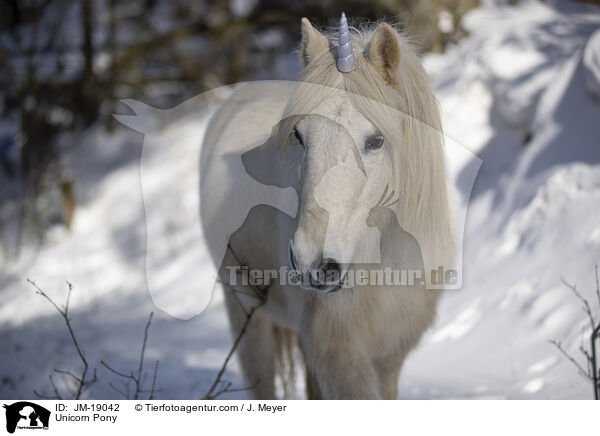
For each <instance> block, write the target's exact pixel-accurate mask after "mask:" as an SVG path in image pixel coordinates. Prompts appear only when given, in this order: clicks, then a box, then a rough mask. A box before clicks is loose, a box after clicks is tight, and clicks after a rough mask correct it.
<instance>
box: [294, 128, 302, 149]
mask: <svg viewBox="0 0 600 436" xmlns="http://www.w3.org/2000/svg"><path fill="white" fill-rule="evenodd" d="M294 136H295V137H296V139H297V140H298V143H300V145H301V146H302V147H304V138H302V135H301V134H300V132H299V131H298V129H297V128H296V127H294Z"/></svg>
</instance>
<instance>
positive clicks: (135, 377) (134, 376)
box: [100, 312, 158, 400]
mask: <svg viewBox="0 0 600 436" xmlns="http://www.w3.org/2000/svg"><path fill="white" fill-rule="evenodd" d="M153 316H154V312H150V316H149V317H148V321H147V322H146V327H145V328H144V339H143V341H142V350H141V352H140V361H139V364H138V369H137V373H136V372H133V371H132V372H130V373H129V374H125V373H124V372H121V371H119V370H117V369H115V368H113V367H112V366H110V365H109V364H108V363H106V362H105V361H104V360H101V361H100V364H101V365H102V366H104V367H105V368H106V369H108V370H109V371H110V372H112V373H113V374H116V375H118V376H119V377H122V378H124V379H126V380H129V381H132V382H133V385H134V386H135V391H134V393H133V399H134V400H137V399H139V396H140V393H142V392H148V391H144V390H143V389H142V386H143V385H144V381H145V380H146V377H145V374H144V356H145V354H146V344H147V343H148V330H149V329H150V324H152V317H153ZM157 372H158V360H157V361H156V363H155V365H154V375H153V378H152V389H151V390H150V396H151V397H153V396H154V393H155V392H156V390H155V389H154V388H155V383H156V376H157ZM111 387H112V388H113V389H114V390H115V391H116V392H118V393H119V394H121V395H123V396H125V398H127V399H130V392H129V383H126V384H125V388H126V389H127V393H126V394H125V393H123V392H121V391H119V390H118V389H116V388H115V387H114V386H111ZM149 399H153V398H149Z"/></svg>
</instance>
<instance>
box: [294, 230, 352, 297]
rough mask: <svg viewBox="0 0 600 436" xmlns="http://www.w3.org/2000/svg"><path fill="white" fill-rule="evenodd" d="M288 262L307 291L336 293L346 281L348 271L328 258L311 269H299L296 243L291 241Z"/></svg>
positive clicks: (299, 283) (299, 284)
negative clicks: (295, 253) (295, 249)
mask: <svg viewBox="0 0 600 436" xmlns="http://www.w3.org/2000/svg"><path fill="white" fill-rule="evenodd" d="M288 261H289V264H290V267H291V268H292V271H293V272H294V273H295V274H296V278H297V279H298V286H300V287H301V288H302V289H305V290H307V291H315V292H336V291H339V290H340V289H341V288H342V286H343V285H344V283H345V281H346V273H347V269H346V268H344V267H343V266H342V265H341V264H340V263H338V262H337V261H336V260H335V259H331V258H326V259H322V260H321V261H320V262H318V265H314V266H313V267H311V268H306V269H301V268H299V267H298V264H297V262H296V257H295V255H294V242H293V240H291V239H290V242H289V246H288Z"/></svg>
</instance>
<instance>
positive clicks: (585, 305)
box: [560, 277, 596, 330]
mask: <svg viewBox="0 0 600 436" xmlns="http://www.w3.org/2000/svg"><path fill="white" fill-rule="evenodd" d="M560 280H561V281H562V282H563V284H564V285H565V286H566V287H568V288H569V289H571V291H573V293H574V294H575V296H576V297H577V298H578V299H579V301H581V303H582V304H583V310H584V312H585V313H586V314H587V316H588V318H589V320H590V326H591V327H592V330H594V327H595V325H596V322H595V321H594V317H593V315H592V309H591V308H590V304H589V303H588V301H587V300H586V299H585V298H583V297H582V296H581V294H580V293H579V292H578V291H577V286H576V285H572V284H570V283H567V281H566V280H565V279H563V278H562V277H561V278H560Z"/></svg>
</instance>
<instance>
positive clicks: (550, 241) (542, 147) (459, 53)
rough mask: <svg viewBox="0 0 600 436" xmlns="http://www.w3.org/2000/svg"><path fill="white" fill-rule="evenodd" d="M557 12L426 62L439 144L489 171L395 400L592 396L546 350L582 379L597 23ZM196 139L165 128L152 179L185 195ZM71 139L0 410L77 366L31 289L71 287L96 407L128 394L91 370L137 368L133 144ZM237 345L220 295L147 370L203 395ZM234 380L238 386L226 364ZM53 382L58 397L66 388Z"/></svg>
mask: <svg viewBox="0 0 600 436" xmlns="http://www.w3.org/2000/svg"><path fill="white" fill-rule="evenodd" d="M559 5H560V6H556V8H551V7H550V6H548V5H546V4H542V3H538V2H535V1H530V2H522V5H521V6H518V7H495V6H484V7H482V8H480V9H478V10H475V11H473V12H471V13H470V14H469V15H468V16H467V17H466V18H465V21H464V25H465V27H466V28H467V30H468V31H469V36H468V37H467V38H466V39H465V40H463V41H462V42H461V43H460V44H459V45H458V46H456V47H453V48H451V49H450V50H449V51H448V52H447V53H446V54H444V55H436V56H433V55H430V56H428V57H427V58H426V59H425V64H426V67H427V69H428V71H429V72H430V74H431V77H432V80H433V82H434V86H435V89H436V94H437V96H438V99H439V100H440V103H441V106H442V113H443V117H444V127H445V133H446V134H447V135H448V136H449V137H451V138H453V139H454V140H455V141H456V142H458V143H459V144H462V145H463V146H465V147H466V148H468V149H469V150H471V151H472V152H474V153H476V154H477V155H478V156H479V157H480V158H481V159H482V160H483V165H482V167H481V169H480V172H479V175H478V178H477V180H476V183H475V186H474V188H473V192H472V195H471V199H470V202H469V210H468V216H467V224H466V227H465V239H464V255H463V288H462V289H461V290H457V291H449V292H447V293H446V295H445V297H444V298H443V302H442V304H441V307H440V311H439V318H438V321H437V323H436V324H435V326H434V327H433V328H432V329H431V330H430V331H429V332H428V333H427V335H426V337H425V338H424V340H423V341H422V343H421V344H420V345H419V347H418V349H417V350H416V351H415V352H414V353H413V354H412V355H411V356H410V357H409V359H408V360H407V362H406V364H405V367H404V370H403V374H402V376H401V379H400V382H399V383H400V397H401V398H591V397H592V389H591V386H590V385H589V383H588V382H586V381H585V380H584V379H583V378H582V377H580V376H579V375H578V374H577V372H576V370H575V368H574V367H573V366H572V365H571V364H570V363H569V362H568V361H566V360H565V359H564V358H563V357H562V356H561V355H560V354H559V352H558V351H557V350H556V349H555V348H554V347H553V346H552V345H551V344H550V343H549V342H548V341H549V340H553V339H555V340H560V341H562V343H563V345H564V347H565V348H566V349H567V350H568V351H569V352H570V353H572V354H573V355H574V356H575V357H576V358H578V359H579V361H580V362H581V363H583V357H582V356H581V355H580V354H579V351H578V348H579V346H580V344H581V341H582V337H584V336H585V338H586V341H587V337H588V336H589V329H588V327H587V324H586V321H585V318H584V316H583V313H582V311H581V307H580V304H579V302H578V301H577V300H576V299H575V297H574V296H573V295H572V293H571V291H570V290H569V289H568V288H566V287H565V286H564V285H563V284H562V283H561V280H560V278H561V276H562V277H564V279H565V280H566V281H568V282H572V283H577V285H578V289H579V291H580V292H581V294H582V295H584V296H585V297H587V298H588V299H589V300H590V302H591V303H596V297H595V281H594V265H595V264H597V263H599V262H600V218H599V217H600V139H599V138H600V92H599V91H600V30H597V29H599V28H600V9H599V8H596V9H594V8H593V7H591V6H586V5H580V4H571V3H566V2H565V4H563V3H559ZM594 31H595V33H594ZM204 128H205V123H203V120H202V119H198V118H197V117H183V118H179V119H177V120H176V121H174V122H171V123H166V124H165V127H164V129H163V131H162V132H161V133H160V134H161V135H164V136H165V137H168V136H169V135H178V136H179V137H182V138H183V140H182V141H181V145H180V153H175V154H168V155H166V156H164V155H161V157H160V159H161V165H154V166H150V167H148V168H150V171H154V173H152V172H151V173H147V174H144V177H148V178H151V179H156V180H163V179H164V180H167V181H169V180H176V181H180V182H181V183H191V185H190V186H193V183H194V180H189V179H186V177H189V176H188V174H189V173H190V172H189V171H188V167H187V165H188V164H189V163H190V162H192V163H193V162H197V160H195V161H194V159H196V156H195V155H194V153H196V152H197V143H198V142H197V141H199V140H201V137H202V134H203V132H204ZM182 132H183V134H182ZM63 141H64V143H65V144H68V143H78V144H79V146H77V147H73V148H72V149H71V152H70V153H69V156H68V161H69V163H70V167H71V168H72V170H73V172H74V174H73V176H74V180H75V186H76V191H77V197H78V204H79V207H78V209H77V211H76V214H75V218H74V222H73V227H72V229H71V231H70V232H67V231H65V230H64V229H63V228H60V227H56V228H55V229H53V230H52V231H51V233H50V235H49V237H48V241H47V242H46V243H45V245H44V246H42V247H41V248H39V249H30V250H25V252H24V253H22V255H21V256H20V258H19V259H18V260H9V261H6V262H5V264H4V265H3V267H2V270H1V271H0V301H1V305H0V341H1V342H2V343H3V344H4V346H3V349H4V352H3V353H2V357H1V363H0V397H2V398H23V397H26V398H28V397H31V396H32V391H33V389H37V390H38V391H40V392H45V393H48V394H49V393H50V392H51V391H50V384H49V381H48V374H50V373H51V371H52V369H53V368H61V369H69V370H72V371H77V369H78V368H79V367H80V363H79V360H78V358H77V355H76V353H75V350H74V348H73V345H72V343H71V342H70V338H69V337H68V333H67V331H66V328H65V326H64V323H63V320H62V319H61V317H60V316H59V315H58V314H57V313H56V312H55V310H54V309H53V308H52V307H51V306H50V305H49V304H48V303H47V302H46V301H44V300H43V299H42V298H41V297H40V296H39V295H35V293H34V289H33V287H32V286H31V285H29V284H28V283H26V281H25V279H26V278H30V279H32V280H35V281H36V282H37V284H38V285H39V286H41V287H42V288H44V290H45V291H46V292H47V293H48V294H49V295H50V296H51V297H52V298H54V299H55V300H56V301H57V302H59V303H60V302H62V301H63V300H64V298H65V296H66V291H67V286H66V284H65V281H66V280H69V281H70V282H71V283H72V284H73V286H74V291H73V295H72V298H71V310H72V323H73V326H74V329H75V332H76V334H77V335H78V339H79V341H80V343H81V344H82V346H83V348H84V349H85V350H86V355H87V358H88V360H89V361H90V364H91V365H93V366H94V367H96V368H97V373H98V378H99V379H100V381H99V382H98V383H96V384H95V385H94V386H93V387H92V388H91V389H90V391H89V393H88V395H90V396H92V397H93V398H119V395H118V394H117V393H116V392H115V391H114V390H113V389H112V388H111V387H110V386H109V385H108V382H111V383H113V384H115V385H116V386H117V387H119V388H121V386H120V385H119V383H120V380H118V379H116V378H115V376H114V374H111V373H110V372H108V371H107V370H105V369H104V368H102V367H101V366H100V364H99V362H100V360H106V361H107V362H109V363H110V364H111V365H112V366H113V367H115V368H117V369H120V370H122V371H125V372H128V371H130V370H134V369H135V368H136V367H137V362H138V356H139V351H140V346H141V340H142V336H143V328H144V324H145V322H146V320H147V317H148V315H149V313H150V311H152V310H156V309H155V307H154V306H153V304H152V302H151V299H150V297H149V294H148V291H147V286H146V276H145V261H146V259H145V249H146V227H145V208H144V197H143V196H142V190H141V181H140V156H141V144H142V142H143V136H142V135H141V134H139V133H135V132H133V131H132V130H130V129H127V128H125V127H119V128H117V129H116V131H115V132H114V133H111V134H109V133H107V132H105V131H103V130H101V129H100V128H97V127H94V128H91V129H89V130H87V131H85V132H83V133H78V134H73V135H72V136H71V137H68V138H67V137H65V138H63ZM190 155H191V157H190ZM469 165H470V163H469V162H466V163H465V166H464V168H462V169H460V168H459V171H458V175H457V177H456V180H454V182H455V185H456V186H457V189H458V190H459V191H460V190H461V189H463V190H464V189H465V188H468V187H465V186H463V185H464V184H465V182H464V181H463V179H464V178H467V176H468V174H470V168H469ZM147 194H148V193H147V192H145V191H144V195H147ZM157 195H158V194H157ZM195 207H196V204H195V203H194V200H193V199H188V200H186V199H183V200H182V201H181V202H180V203H177V202H167V203H165V217H166V218H165V220H167V221H168V217H169V216H170V215H172V214H186V213H189V212H190V211H193V210H197V209H195ZM192 225H193V224H191V223H190V226H192ZM196 225H197V223H196ZM165 226H166V227H167V228H170V227H169V223H168V222H165ZM172 231H173V232H174V235H175V237H174V238H173V241H175V243H174V244H173V247H170V250H171V251H170V253H171V255H172V256H174V257H177V256H183V253H185V251H186V247H189V245H190V244H191V243H193V241H194V232H195V231H194V229H192V228H191V227H190V228H173V229H172ZM172 298H173V302H174V304H175V303H178V302H180V301H181V300H180V299H181V298H183V297H182V295H181V292H177V291H174V292H173V296H172ZM593 307H595V308H596V314H597V315H598V316H600V307H599V306H598V305H597V304H596V305H594V306H593ZM230 345H231V339H230V336H229V331H228V327H227V320H226V316H225V312H224V308H223V304H222V297H221V295H220V294H218V295H215V296H214V297H213V300H212V301H211V303H210V306H209V307H208V309H207V310H205V311H204V312H203V313H202V314H201V315H199V316H197V317H194V318H192V319H190V320H187V321H183V320H179V319H176V318H172V317H170V316H168V315H166V314H164V313H162V312H160V311H156V314H155V318H154V321H153V324H152V326H151V328H150V337H149V341H148V347H147V351H146V357H147V361H146V368H147V369H148V370H149V371H150V370H151V369H152V365H153V363H154V360H156V359H159V360H160V369H159V373H158V381H157V387H158V388H159V389H160V391H159V392H158V395H157V396H158V397H159V398H198V397H200V396H202V395H203V393H204V392H205V391H206V389H207V388H208V386H209V385H210V383H211V382H212V379H213V378H214V376H215V374H216V371H217V370H218V369H219V367H220V365H221V363H222V362H223V359H224V357H225V355H226V353H227V352H228V351H229V348H230ZM226 378H227V379H228V380H229V381H231V382H233V383H234V385H236V386H241V384H242V381H241V379H240V376H239V372H238V367H237V364H236V363H235V362H233V363H232V364H231V365H230V367H229V370H228V371H227V373H226ZM55 380H57V384H58V387H59V389H62V390H63V392H66V389H67V388H68V386H66V385H65V382H66V379H65V378H62V377H55ZM148 383H149V382H148V381H147V384H148ZM229 395H230V398H231V397H234V398H243V396H244V393H243V392H241V393H236V394H229ZM223 398H228V397H227V396H225V397H223Z"/></svg>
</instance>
